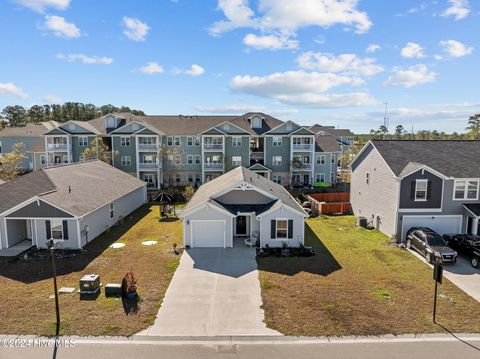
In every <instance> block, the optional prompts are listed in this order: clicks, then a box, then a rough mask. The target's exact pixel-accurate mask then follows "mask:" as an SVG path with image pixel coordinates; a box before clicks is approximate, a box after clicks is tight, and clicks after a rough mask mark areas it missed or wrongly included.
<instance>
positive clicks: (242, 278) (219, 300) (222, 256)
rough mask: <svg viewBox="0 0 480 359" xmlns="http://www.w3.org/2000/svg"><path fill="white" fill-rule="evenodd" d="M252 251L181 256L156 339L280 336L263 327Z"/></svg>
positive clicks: (241, 249) (159, 318) (148, 332)
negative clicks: (166, 337)
mask: <svg viewBox="0 0 480 359" xmlns="http://www.w3.org/2000/svg"><path fill="white" fill-rule="evenodd" d="M261 305H262V298H261V295H260V282H259V279H258V271H257V262H256V260H255V250H254V249H251V248H245V247H236V248H227V249H220V248H195V249H189V250H188V251H186V252H184V254H183V256H182V258H181V260H180V265H179V267H178V268H177V271H176V272H175V275H174V276H173V279H172V282H171V283H170V286H169V287H168V290H167V293H166V294H165V299H164V302H163V304H162V306H161V308H160V310H159V312H158V315H157V319H156V320H155V323H154V325H153V326H151V327H150V328H148V329H147V330H145V331H143V332H141V333H139V334H140V335H155V336H251V335H262V336H265V335H281V334H280V333H278V332H277V331H274V330H272V329H268V328H267V327H266V325H265V323H264V322H263V320H264V313H263V310H262V309H261Z"/></svg>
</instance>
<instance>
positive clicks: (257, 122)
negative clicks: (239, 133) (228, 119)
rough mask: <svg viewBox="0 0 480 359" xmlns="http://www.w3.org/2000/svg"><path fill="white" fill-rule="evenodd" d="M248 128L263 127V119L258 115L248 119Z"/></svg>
mask: <svg viewBox="0 0 480 359" xmlns="http://www.w3.org/2000/svg"><path fill="white" fill-rule="evenodd" d="M250 127H251V128H262V127H263V118H262V117H261V116H259V115H254V116H252V117H251V118H250Z"/></svg>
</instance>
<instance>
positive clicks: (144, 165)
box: [138, 162, 159, 170]
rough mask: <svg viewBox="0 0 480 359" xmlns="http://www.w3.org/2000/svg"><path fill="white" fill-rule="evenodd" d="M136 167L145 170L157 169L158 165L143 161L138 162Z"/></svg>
mask: <svg viewBox="0 0 480 359" xmlns="http://www.w3.org/2000/svg"><path fill="white" fill-rule="evenodd" d="M138 167H139V168H140V169H145V170H148V169H155V170H156V169H157V168H158V167H159V166H158V163H144V162H139V163H138Z"/></svg>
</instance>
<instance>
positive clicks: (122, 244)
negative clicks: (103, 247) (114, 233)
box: [110, 243, 125, 248]
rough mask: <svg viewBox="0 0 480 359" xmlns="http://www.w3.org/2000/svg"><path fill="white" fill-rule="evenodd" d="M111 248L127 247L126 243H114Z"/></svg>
mask: <svg viewBox="0 0 480 359" xmlns="http://www.w3.org/2000/svg"><path fill="white" fill-rule="evenodd" d="M110 247H111V248H123V247H125V243H113V244H112V245H111V246H110Z"/></svg>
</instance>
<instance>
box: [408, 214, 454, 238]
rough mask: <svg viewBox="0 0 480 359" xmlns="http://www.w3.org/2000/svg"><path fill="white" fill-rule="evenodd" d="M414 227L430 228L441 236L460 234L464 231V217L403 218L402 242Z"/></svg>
mask: <svg viewBox="0 0 480 359" xmlns="http://www.w3.org/2000/svg"><path fill="white" fill-rule="evenodd" d="M412 227H428V228H431V229H433V230H434V231H435V232H438V233H440V234H444V233H460V232H461V231H462V216H461V215H451V216H431V215H430V216H403V220H402V240H403V241H405V237H406V235H407V232H408V230H409V229H410V228H412Z"/></svg>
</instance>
